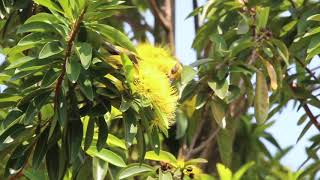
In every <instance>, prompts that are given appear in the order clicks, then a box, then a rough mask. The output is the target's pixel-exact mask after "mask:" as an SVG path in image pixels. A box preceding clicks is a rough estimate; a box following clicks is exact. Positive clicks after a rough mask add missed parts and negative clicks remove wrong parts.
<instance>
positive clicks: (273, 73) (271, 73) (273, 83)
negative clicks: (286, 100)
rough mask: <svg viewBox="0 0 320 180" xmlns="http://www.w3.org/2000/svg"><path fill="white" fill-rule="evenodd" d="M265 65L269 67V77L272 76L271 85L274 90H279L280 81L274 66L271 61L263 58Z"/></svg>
mask: <svg viewBox="0 0 320 180" xmlns="http://www.w3.org/2000/svg"><path fill="white" fill-rule="evenodd" d="M261 61H262V63H263V65H264V67H265V68H266V69H267V71H268V74H269V78H270V87H271V89H272V90H277V88H278V81H277V74H276V71H275V70H274V67H273V66H272V65H271V63H269V61H267V60H265V59H261Z"/></svg>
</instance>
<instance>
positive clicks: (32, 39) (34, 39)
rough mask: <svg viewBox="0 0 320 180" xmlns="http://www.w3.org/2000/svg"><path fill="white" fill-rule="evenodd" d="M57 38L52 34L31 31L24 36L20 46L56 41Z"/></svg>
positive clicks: (19, 43)
mask: <svg viewBox="0 0 320 180" xmlns="http://www.w3.org/2000/svg"><path fill="white" fill-rule="evenodd" d="M54 40H55V39H54V38H52V36H50V35H47V34H44V33H37V32H36V33H31V34H28V35H26V36H25V37H23V38H22V39H21V40H20V41H19V42H18V46H26V45H32V44H44V43H48V42H50V41H54Z"/></svg>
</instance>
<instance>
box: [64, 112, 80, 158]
mask: <svg viewBox="0 0 320 180" xmlns="http://www.w3.org/2000/svg"><path fill="white" fill-rule="evenodd" d="M75 113H76V112H73V116H77V115H75ZM73 118H75V117H69V119H68V120H69V124H68V129H67V137H68V141H67V143H68V144H67V145H68V148H69V149H68V150H69V157H70V161H71V162H75V160H76V159H77V156H78V154H79V152H80V149H81V142H82V137H83V127H82V122H81V120H80V119H73ZM78 118H80V117H78Z"/></svg>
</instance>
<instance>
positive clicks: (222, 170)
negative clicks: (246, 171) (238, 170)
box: [217, 163, 232, 180]
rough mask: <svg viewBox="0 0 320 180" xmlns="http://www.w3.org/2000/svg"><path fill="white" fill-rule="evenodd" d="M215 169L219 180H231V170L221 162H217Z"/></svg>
mask: <svg viewBox="0 0 320 180" xmlns="http://www.w3.org/2000/svg"><path fill="white" fill-rule="evenodd" d="M217 171H218V174H219V176H220V179H221V180H232V172H231V170H230V169H229V168H227V167H226V166H224V165H223V164H220V163H218V164H217Z"/></svg>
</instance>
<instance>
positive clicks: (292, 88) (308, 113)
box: [289, 84, 320, 131]
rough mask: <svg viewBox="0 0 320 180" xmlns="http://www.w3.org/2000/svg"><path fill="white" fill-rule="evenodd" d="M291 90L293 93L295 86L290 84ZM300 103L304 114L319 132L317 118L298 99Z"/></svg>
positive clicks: (319, 127) (306, 105)
mask: <svg viewBox="0 0 320 180" xmlns="http://www.w3.org/2000/svg"><path fill="white" fill-rule="evenodd" d="M289 86H290V88H291V90H292V91H293V92H295V90H296V88H297V87H296V85H293V84H290V85H289ZM298 100H299V101H300V104H301V105H302V107H303V109H304V111H305V112H306V114H307V116H308V117H309V119H310V120H311V122H312V124H313V125H314V126H315V127H316V128H317V129H318V130H319V131H320V123H319V122H318V120H317V118H316V117H315V116H314V115H313V113H312V111H311V110H310V108H309V106H308V104H306V103H305V102H304V101H303V100H302V99H298Z"/></svg>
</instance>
